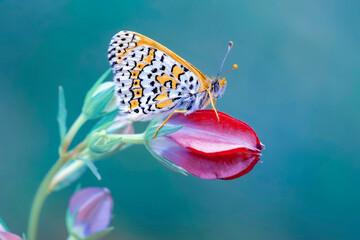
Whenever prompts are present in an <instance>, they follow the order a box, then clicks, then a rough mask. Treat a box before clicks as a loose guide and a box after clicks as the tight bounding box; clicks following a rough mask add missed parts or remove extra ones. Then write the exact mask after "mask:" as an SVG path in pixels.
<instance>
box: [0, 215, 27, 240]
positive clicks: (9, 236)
mask: <svg viewBox="0 0 360 240" xmlns="http://www.w3.org/2000/svg"><path fill="white" fill-rule="evenodd" d="M0 240H22V239H21V237H19V236H17V235H15V234H13V233H10V232H9V230H8V228H7V227H6V225H5V223H4V222H3V221H2V220H1V218H0Z"/></svg>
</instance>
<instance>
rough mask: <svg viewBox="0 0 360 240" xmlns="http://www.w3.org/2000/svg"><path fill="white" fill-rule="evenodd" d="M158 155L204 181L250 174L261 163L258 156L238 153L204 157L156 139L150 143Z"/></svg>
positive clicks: (171, 142)
mask: <svg viewBox="0 0 360 240" xmlns="http://www.w3.org/2000/svg"><path fill="white" fill-rule="evenodd" d="M149 146H150V148H151V149H152V151H154V152H155V153H156V154H158V155H160V156H163V157H165V158H167V159H169V160H170V161H172V162H173V163H175V164H176V165H178V166H180V167H182V168H184V169H185V170H186V171H188V172H190V173H191V174H193V175H194V176H197V177H200V178H203V179H208V180H211V179H233V178H236V177H240V176H242V175H244V174H246V173H248V172H249V171H250V170H251V169H252V168H253V167H254V166H255V164H256V163H257V162H258V161H259V156H258V154H254V153H248V152H237V153H231V154H223V155H214V156H211V155H204V154H200V153H197V152H194V151H191V150H189V149H186V148H183V147H182V146H181V145H179V144H177V143H176V142H173V141H171V140H169V139H168V138H166V137H160V138H155V139H154V140H152V141H150V143H149Z"/></svg>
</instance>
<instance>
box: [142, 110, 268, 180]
mask: <svg viewBox="0 0 360 240" xmlns="http://www.w3.org/2000/svg"><path fill="white" fill-rule="evenodd" d="M218 113H219V117H220V121H218V120H217V118H216V115H215V113H214V111H213V110H199V111H196V112H194V113H192V114H189V115H183V114H177V115H175V116H173V117H172V118H171V119H170V120H169V121H168V122H167V123H166V126H178V125H183V126H184V127H183V128H181V129H179V130H178V131H176V132H173V133H171V134H168V135H165V136H161V137H157V138H154V139H150V140H149V141H148V146H149V148H150V149H151V150H152V151H153V153H155V154H157V155H160V156H162V157H164V158H166V159H168V160H169V161H171V162H173V163H174V164H176V165H178V166H180V167H181V168H183V169H185V170H186V171H188V172H189V173H191V174H193V175H195V176H197V177H200V178H203V179H226V180H230V179H234V178H238V177H240V176H242V175H244V174H246V173H248V172H250V171H251V170H252V169H253V167H254V166H255V164H256V163H257V162H258V161H259V157H260V155H261V153H260V151H261V150H262V149H263V148H264V145H262V144H261V143H260V141H259V139H258V137H257V136H256V133H255V131H254V130H253V129H252V128H251V127H250V126H249V125H247V124H246V123H244V122H242V121H240V120H237V119H235V118H232V117H231V116H229V115H227V114H225V113H222V112H218Z"/></svg>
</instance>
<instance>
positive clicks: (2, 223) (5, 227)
mask: <svg viewBox="0 0 360 240" xmlns="http://www.w3.org/2000/svg"><path fill="white" fill-rule="evenodd" d="M0 224H1V226H2V227H3V228H4V229H5V231H7V232H8V231H9V229H8V228H7V226H6V224H5V223H4V221H3V220H2V219H1V218H0Z"/></svg>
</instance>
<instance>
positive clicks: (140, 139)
mask: <svg viewBox="0 0 360 240" xmlns="http://www.w3.org/2000/svg"><path fill="white" fill-rule="evenodd" d="M144 135H145V133H139V134H108V137H114V138H119V137H121V143H127V144H144V142H145V137H144Z"/></svg>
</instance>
